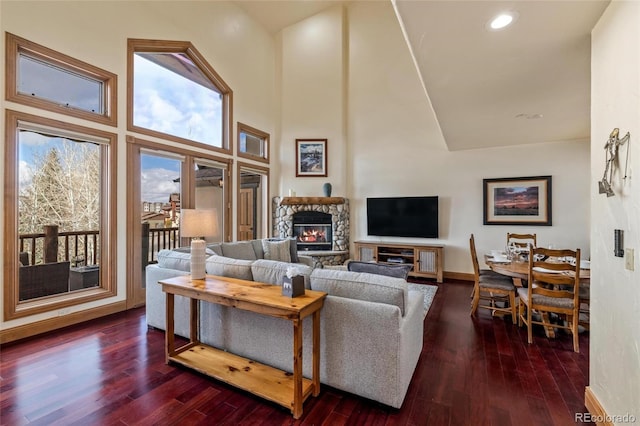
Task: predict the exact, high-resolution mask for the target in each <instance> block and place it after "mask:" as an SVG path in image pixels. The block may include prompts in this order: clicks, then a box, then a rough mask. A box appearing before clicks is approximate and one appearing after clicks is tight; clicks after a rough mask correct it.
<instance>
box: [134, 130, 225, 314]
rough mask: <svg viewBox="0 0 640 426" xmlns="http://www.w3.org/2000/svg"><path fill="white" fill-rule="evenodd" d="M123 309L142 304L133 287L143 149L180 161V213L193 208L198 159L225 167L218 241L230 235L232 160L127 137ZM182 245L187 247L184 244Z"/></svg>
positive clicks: (138, 272)
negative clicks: (167, 155) (222, 210)
mask: <svg viewBox="0 0 640 426" xmlns="http://www.w3.org/2000/svg"><path fill="white" fill-rule="evenodd" d="M126 142H127V182H128V184H127V205H128V206H129V208H128V209H127V218H126V222H127V223H126V227H127V242H126V246H127V267H126V270H127V306H128V307H129V308H132V307H135V306H140V305H141V304H143V303H144V294H143V293H144V292H143V291H142V290H141V289H139V288H137V287H136V286H137V283H140V282H141V280H142V271H141V270H140V268H139V267H138V266H139V265H140V264H141V261H142V257H141V249H140V244H139V243H140V240H139V239H138V238H137V236H138V235H141V234H142V223H141V221H140V215H141V212H142V209H143V207H142V204H141V203H139V201H141V189H140V172H141V170H140V169H141V167H140V158H141V153H142V151H143V150H144V149H148V150H151V151H154V150H155V151H161V152H167V153H171V154H176V155H179V156H182V157H183V160H182V161H183V170H182V172H181V175H180V179H181V181H182V183H181V185H182V188H181V195H180V197H181V199H180V206H181V208H183V209H188V208H194V206H195V200H196V190H195V180H194V173H195V172H194V165H195V163H196V162H197V161H198V160H200V159H202V160H204V161H213V162H217V163H221V164H225V165H226V171H227V178H226V180H225V185H224V187H223V191H224V198H225V210H224V212H223V213H222V214H223V215H224V216H223V217H224V221H223V227H224V229H223V234H224V235H221V238H222V241H226V242H228V241H231V240H232V239H231V236H232V233H233V230H232V228H231V227H232V223H231V213H232V212H231V205H232V203H233V200H232V192H231V188H232V187H233V177H232V176H233V175H232V174H231V169H232V167H233V159H232V158H224V157H219V156H216V155H211V154H207V153H202V152H198V151H194V150H191V149H188V148H186V147H182V146H176V145H168V144H164V143H158V142H154V141H150V140H147V139H141V138H137V137H135V136H133V135H127V137H126ZM184 244H188V242H187V241H186V240H185V241H184Z"/></svg>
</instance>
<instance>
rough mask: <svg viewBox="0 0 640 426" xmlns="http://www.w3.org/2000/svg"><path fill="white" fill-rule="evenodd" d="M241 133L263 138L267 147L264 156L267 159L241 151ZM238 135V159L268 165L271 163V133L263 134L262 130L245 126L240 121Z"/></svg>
mask: <svg viewBox="0 0 640 426" xmlns="http://www.w3.org/2000/svg"><path fill="white" fill-rule="evenodd" d="M241 132H244V133H248V134H251V135H253V136H256V137H258V138H261V139H263V140H264V143H265V145H266V146H265V147H264V155H265V157H260V156H258V155H252V154H249V153H246V152H241V151H240V133H241ZM236 135H237V143H236V146H237V147H238V157H242V158H246V159H250V160H255V161H260V162H262V163H266V164H269V163H270V162H271V140H270V135H269V133H267V132H263V131H262V130H260V129H256V128H255V127H251V126H249V125H247V124H244V123H241V122H239V121H238V124H237V131H236Z"/></svg>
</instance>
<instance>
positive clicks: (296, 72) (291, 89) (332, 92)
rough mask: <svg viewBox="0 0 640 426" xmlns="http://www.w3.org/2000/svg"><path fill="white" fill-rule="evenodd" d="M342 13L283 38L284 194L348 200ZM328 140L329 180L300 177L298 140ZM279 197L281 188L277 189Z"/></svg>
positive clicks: (318, 18)
mask: <svg viewBox="0 0 640 426" xmlns="http://www.w3.org/2000/svg"><path fill="white" fill-rule="evenodd" d="M342 24H343V8H342V7H341V6H336V7H332V8H330V9H328V10H327V11H324V12H322V13H319V14H317V15H315V16H313V17H311V18H308V19H306V20H304V21H302V22H300V23H298V24H294V25H292V26H290V27H287V28H285V29H284V30H283V31H282V32H281V34H280V39H281V55H282V56H281V63H280V67H281V74H280V76H279V77H280V87H281V93H280V95H281V102H282V110H281V113H282V116H281V129H282V131H281V134H280V142H281V143H280V151H279V156H278V157H277V158H278V163H279V166H280V182H279V188H280V194H279V195H283V196H285V195H288V189H293V190H294V191H295V192H296V195H297V196H316V197H317V196H321V195H322V194H323V193H322V185H323V184H324V183H325V182H331V184H332V187H333V191H332V195H333V196H345V195H346V190H347V188H346V187H345V174H344V164H345V153H344V149H345V147H346V140H345V135H344V129H345V124H344V114H345V110H344V106H343V102H344V99H345V98H344V90H345V87H344V85H345V79H344V72H345V69H344V67H345V66H346V64H345V62H344V58H343V53H344V45H343V43H345V38H344V37H343V27H342ZM305 138H307V139H327V153H328V157H327V171H328V177H326V178H325V177H308V176H307V177H297V178H296V158H295V140H296V139H305ZM275 192H277V189H275Z"/></svg>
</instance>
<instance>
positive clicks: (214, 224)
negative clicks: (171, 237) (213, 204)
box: [180, 209, 218, 238]
mask: <svg viewBox="0 0 640 426" xmlns="http://www.w3.org/2000/svg"><path fill="white" fill-rule="evenodd" d="M180 235H181V236H182V237H191V238H198V237H215V236H217V235H218V211H217V210H216V209H182V210H181V211H180Z"/></svg>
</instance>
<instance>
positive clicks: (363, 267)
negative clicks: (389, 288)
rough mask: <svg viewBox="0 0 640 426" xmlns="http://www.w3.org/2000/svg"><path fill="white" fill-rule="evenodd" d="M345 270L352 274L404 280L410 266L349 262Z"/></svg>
mask: <svg viewBox="0 0 640 426" xmlns="http://www.w3.org/2000/svg"><path fill="white" fill-rule="evenodd" d="M347 270H349V271H352V272H366V273H368V274H376V275H385V276H387V277H395V278H402V279H403V280H406V279H407V277H408V276H409V271H411V265H385V264H381V263H372V262H359V261H351V262H349V263H348V264H347Z"/></svg>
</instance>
